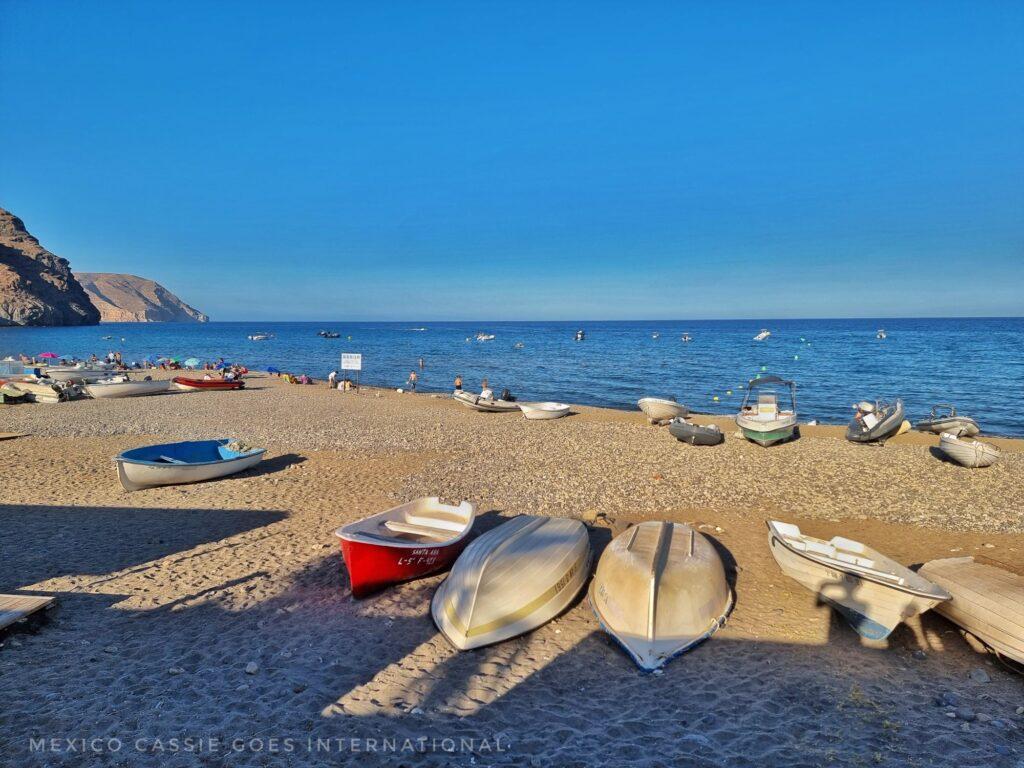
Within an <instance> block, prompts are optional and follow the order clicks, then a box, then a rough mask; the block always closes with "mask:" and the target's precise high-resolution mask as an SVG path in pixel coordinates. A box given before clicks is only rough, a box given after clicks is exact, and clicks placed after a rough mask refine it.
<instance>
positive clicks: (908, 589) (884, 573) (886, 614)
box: [768, 520, 950, 640]
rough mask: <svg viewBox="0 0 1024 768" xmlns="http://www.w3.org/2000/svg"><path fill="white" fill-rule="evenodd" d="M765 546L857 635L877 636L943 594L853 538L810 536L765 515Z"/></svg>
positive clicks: (884, 634)
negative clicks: (766, 542)
mask: <svg viewBox="0 0 1024 768" xmlns="http://www.w3.org/2000/svg"><path fill="white" fill-rule="evenodd" d="M768 546H769V548H770V549H771V552H772V556H773V557H774V558H775V562H776V563H778V564H779V567H780V568H781V569H782V572H783V573H785V574H786V575H787V576H789V577H790V578H792V579H795V580H796V581H798V582H799V583H800V584H802V585H803V586H804V587H806V588H807V589H809V590H810V591H811V592H814V593H815V594H816V595H818V597H819V598H820V599H821V600H822V601H823V602H825V603H828V604H829V605H831V606H832V607H833V608H835V609H836V610H837V611H838V612H839V613H840V614H841V615H842V616H843V618H845V619H846V620H847V622H849V624H850V626H851V627H853V629H854V630H855V631H856V632H857V634H859V635H861V636H862V637H866V638H868V639H871V640H882V639H884V638H886V637H888V636H889V634H890V633H891V632H892V631H893V630H894V629H895V628H896V627H897V626H898V625H899V624H900V622H902V621H904V620H906V619H909V618H911V617H912V616H916V615H917V614H919V613H923V612H924V611H927V610H928V609H929V608H932V607H933V606H935V605H937V604H938V603H941V602H943V601H945V600H949V598H950V595H949V593H948V592H946V590H944V589H942V588H941V587H939V586H936V585H935V584H933V583H932V582H930V581H928V580H927V579H926V578H924V577H923V576H921V575H919V574H916V573H914V572H913V571H911V570H910V569H909V568H906V567H904V566H902V565H900V564H899V563H897V562H896V561H895V560H892V559H890V558H888V557H886V556H885V555H883V554H881V553H880V552H876V551H875V550H873V549H871V548H870V547H867V546H865V545H864V544H861V543H860V542H858V541H852V540H850V539H846V538H843V537H841V536H835V537H833V538H832V540H831V541H824V540H823V539H815V538H813V537H811V536H806V535H804V534H802V533H801V532H800V528H799V527H797V526H795V525H791V524H789V523H781V522H779V521H777V520H769V521H768Z"/></svg>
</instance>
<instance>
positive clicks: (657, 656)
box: [590, 522, 733, 671]
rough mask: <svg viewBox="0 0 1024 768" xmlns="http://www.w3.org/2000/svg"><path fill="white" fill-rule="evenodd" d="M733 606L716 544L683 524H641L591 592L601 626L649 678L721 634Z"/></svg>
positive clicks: (616, 549) (618, 547)
mask: <svg viewBox="0 0 1024 768" xmlns="http://www.w3.org/2000/svg"><path fill="white" fill-rule="evenodd" d="M732 602H733V601H732V590H731V589H730V588H729V584H728V582H727V581H726V578H725V566H724V565H723V564H722V558H721V557H719V555H718V552H717V551H716V550H715V548H714V545H712V544H711V542H710V541H708V540H707V538H706V537H705V536H704V535H703V534H700V533H697V532H696V531H695V530H694V529H693V528H691V527H690V526H688V525H682V524H673V523H662V522H646V523H640V524H639V525H636V526H633V528H631V529H630V530H628V531H626V532H625V533H622V534H620V535H619V536H617V537H615V539H614V540H613V541H612V543H611V544H609V545H608V547H607V548H606V549H605V551H604V554H603V555H602V556H601V561H600V562H599V563H598V565H597V571H596V573H595V574H594V580H593V581H592V582H591V585H590V605H591V608H593V610H594V613H595V614H596V615H597V618H598V621H600V623H601V626H602V627H603V628H604V630H605V631H606V632H608V634H610V635H611V636H612V637H613V638H615V640H616V641H618V643H619V644H620V645H621V646H622V647H623V648H624V649H625V650H626V652H627V653H628V654H629V655H630V656H631V657H632V659H633V661H635V662H636V663H637V665H638V666H639V667H640V668H641V669H644V670H647V671H650V670H654V669H657V668H658V667H660V666H662V665H664V664H665V663H666V662H668V661H670V660H671V659H672V658H674V657H675V656H678V655H679V654H681V653H682V652H683V651H686V650H688V649H690V648H692V647H693V646H695V645H697V644H698V643H700V642H701V641H703V640H706V639H707V638H709V637H710V636H711V635H713V634H714V633H715V632H717V631H718V630H719V629H720V628H721V627H722V626H723V625H724V624H725V618H726V616H727V615H728V613H729V610H730V609H731V608H732Z"/></svg>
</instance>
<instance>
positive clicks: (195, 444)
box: [114, 438, 267, 491]
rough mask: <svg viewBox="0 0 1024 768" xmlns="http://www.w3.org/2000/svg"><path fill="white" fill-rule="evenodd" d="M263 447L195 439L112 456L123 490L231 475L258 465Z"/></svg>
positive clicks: (264, 449) (137, 449) (231, 441)
mask: <svg viewBox="0 0 1024 768" xmlns="http://www.w3.org/2000/svg"><path fill="white" fill-rule="evenodd" d="M266 452H267V449H266V448H252V447H250V446H247V445H245V444H243V443H240V442H239V441H237V440H232V439H230V438H224V439H221V440H196V441H191V442H185V443H163V444H161V445H147V446H145V447H143V448H133V449H132V450H130V451H124V452H123V453H119V454H118V455H117V456H116V457H114V463H115V464H116V465H117V478H118V480H120V481H121V485H122V486H123V487H124V489H125V490H126V491H139V490H142V489H143V488H152V487H154V486H157V485H184V484H186V483H201V482H203V481H204V480H214V479H216V478H218V477H225V476H226V475H233V474H235V473H236V472H241V471H242V470H245V469H249V467H252V466H255V465H256V464H259V462H260V460H261V459H262V458H263V454H264V453H266Z"/></svg>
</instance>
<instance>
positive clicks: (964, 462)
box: [939, 432, 999, 469]
mask: <svg viewBox="0 0 1024 768" xmlns="http://www.w3.org/2000/svg"><path fill="white" fill-rule="evenodd" d="M939 450H940V451H942V452H943V453H944V454H945V455H946V456H948V457H949V458H950V459H952V460H953V461H955V462H956V463H957V464H960V465H961V466H964V467H971V468H972V469H977V468H979V467H990V466H992V465H993V464H995V463H996V461H998V460H999V449H998V448H996V447H995V446H994V445H989V444H988V443H983V442H981V441H980V440H964V439H962V438H959V437H957V436H956V435H953V434H950V433H949V432H943V433H942V435H940V436H939Z"/></svg>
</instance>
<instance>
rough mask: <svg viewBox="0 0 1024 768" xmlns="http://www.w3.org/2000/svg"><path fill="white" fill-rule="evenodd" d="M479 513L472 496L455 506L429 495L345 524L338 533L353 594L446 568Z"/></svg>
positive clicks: (368, 592) (359, 594)
mask: <svg viewBox="0 0 1024 768" xmlns="http://www.w3.org/2000/svg"><path fill="white" fill-rule="evenodd" d="M475 519H476V507H475V506H474V505H473V504H471V503H470V502H468V501H463V502H462V503H461V504H459V505H457V506H453V505H450V504H443V503H442V502H441V500H440V499H439V498H437V497H436V496H431V497H425V498H421V499H416V500H415V501H410V502H408V503H407V504H402V505H401V506H398V507H395V508H394V509H389V510H387V511H386V512H381V513H380V514H379V515H374V516H373V517H368V518H366V519H364V520H359V521H358V522H355V523H349V524H348V525H345V526H342V527H341V528H339V529H338V530H336V531H335V532H334V535H335V536H337V537H338V538H339V539H340V540H341V554H342V557H343V558H344V559H345V567H346V568H348V575H349V581H350V582H351V584H352V596H353V597H366V596H367V595H369V594H371V593H373V592H376V591H378V590H380V589H383V588H384V587H387V586H389V585H391V584H397V583H399V582H402V581H409V580H410V579H418V578H420V577H421V576H426V575H427V574H430V573H435V572H437V571H441V570H444V569H446V568H448V567H449V566H450V565H451V564H452V563H453V562H454V561H455V558H456V557H458V556H459V553H460V552H461V551H462V548H463V547H464V546H465V544H466V536H467V535H468V534H469V531H470V529H471V528H472V527H473V521H474V520H475Z"/></svg>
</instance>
